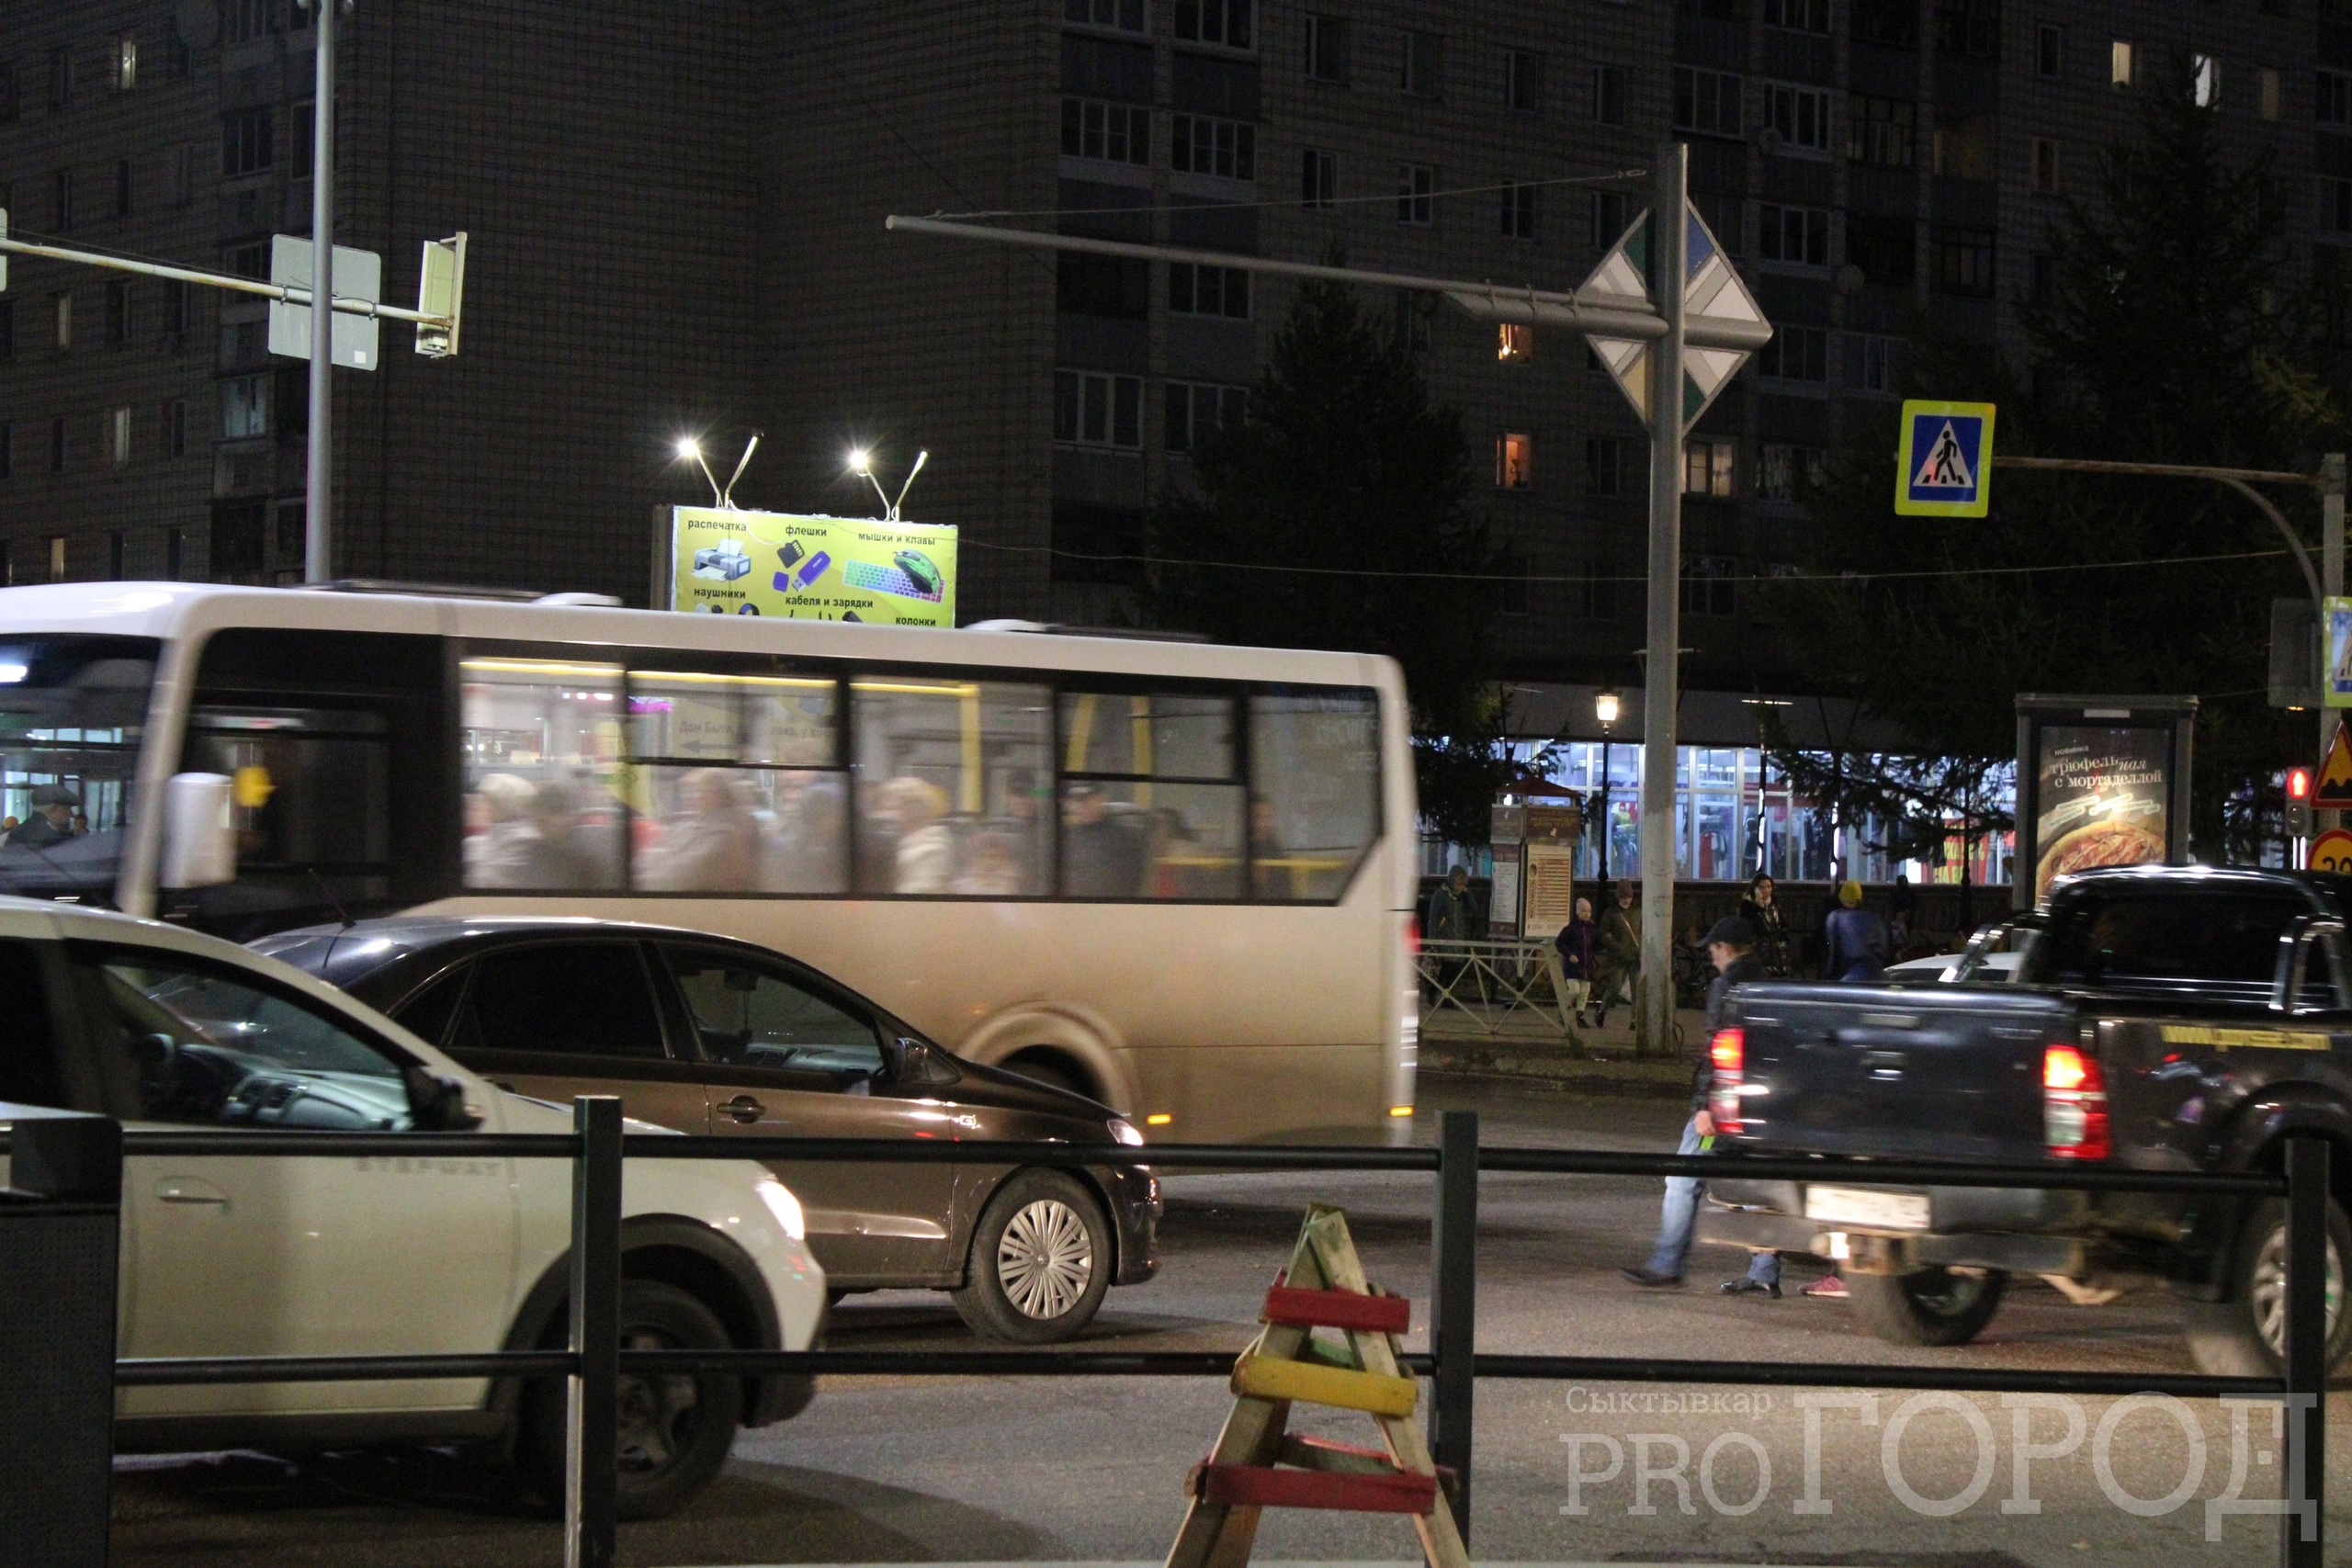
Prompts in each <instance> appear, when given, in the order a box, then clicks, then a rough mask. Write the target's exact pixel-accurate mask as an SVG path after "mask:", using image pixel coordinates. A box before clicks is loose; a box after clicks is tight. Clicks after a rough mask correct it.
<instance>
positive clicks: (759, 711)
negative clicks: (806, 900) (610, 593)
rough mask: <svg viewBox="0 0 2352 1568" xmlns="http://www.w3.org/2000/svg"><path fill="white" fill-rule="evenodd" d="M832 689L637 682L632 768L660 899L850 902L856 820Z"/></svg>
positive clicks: (792, 682)
mask: <svg viewBox="0 0 2352 1568" xmlns="http://www.w3.org/2000/svg"><path fill="white" fill-rule="evenodd" d="M835 690H836V688H835V685H834V682H831V681H829V680H819V679H809V678H786V677H775V676H752V675H710V674H702V673H694V672H682V671H650V670H639V671H631V672H630V674H629V682H628V723H629V760H630V767H631V773H632V779H633V782H634V787H635V788H636V790H637V791H638V792H639V794H640V795H641V796H642V799H641V801H640V802H639V804H640V806H641V807H642V809H643V811H644V813H645V817H646V820H645V821H644V822H642V823H641V824H640V825H639V832H638V833H637V834H636V836H635V837H636V845H635V855H634V862H635V867H636V883H637V886H639V887H640V888H644V889H647V890H649V891H658V892H705V893H750V892H763V893H840V892H843V891H845V890H846V889H847V887H848V865H847V860H848V854H847V849H848V846H847V843H846V826H847V824H846V820H845V818H846V813H845V811H844V809H843V806H844V802H843V795H842V776H841V773H839V772H838V762H837V759H836V756H835V752H836V750H838V743H837V739H836V731H835V727H834V703H835Z"/></svg>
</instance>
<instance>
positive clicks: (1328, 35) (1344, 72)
mask: <svg viewBox="0 0 2352 1568" xmlns="http://www.w3.org/2000/svg"><path fill="white" fill-rule="evenodd" d="M1306 79H1307V80H1308V81H1310V82H1330V83H1334V84H1344V83H1345V82H1346V81H1347V79H1348V24H1347V22H1346V21H1345V19H1343V18H1341V17H1307V18H1306Z"/></svg>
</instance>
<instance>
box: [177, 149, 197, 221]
mask: <svg viewBox="0 0 2352 1568" xmlns="http://www.w3.org/2000/svg"><path fill="white" fill-rule="evenodd" d="M200 157H201V153H200V152H198V148H197V144H196V143H195V142H193V141H183V142H181V143H180V144H179V145H178V146H176V147H175V148H173V149H172V205H173V206H174V207H186V206H187V204H188V203H189V202H191V201H194V200H195V199H196V181H197V172H196V171H197V164H198V161H199V159H200Z"/></svg>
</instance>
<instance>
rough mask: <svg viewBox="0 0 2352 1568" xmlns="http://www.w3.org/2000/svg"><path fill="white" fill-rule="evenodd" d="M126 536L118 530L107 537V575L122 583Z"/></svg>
mask: <svg viewBox="0 0 2352 1568" xmlns="http://www.w3.org/2000/svg"><path fill="white" fill-rule="evenodd" d="M123 544H124V536H123V534H122V532H121V530H119V529H117V530H116V531H115V532H114V533H112V534H110V535H108V536H107V576H108V577H110V578H112V579H114V581H117V582H120V581H122V565H123V560H122V558H123V554H124V551H123Z"/></svg>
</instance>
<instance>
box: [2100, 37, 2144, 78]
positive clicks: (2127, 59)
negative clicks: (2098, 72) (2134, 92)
mask: <svg viewBox="0 0 2352 1568" xmlns="http://www.w3.org/2000/svg"><path fill="white" fill-rule="evenodd" d="M2107 58H2108V66H2107V79H2108V80H2109V82H2112V83H2113V84H2114V85H2117V86H2119V87H2129V86H2131V85H2132V84H2133V83H2135V82H2137V81H2138V80H2139V79H2140V70H2139V52H2138V51H2137V50H2135V49H2134V48H2133V47H2132V43H2131V39H2128V38H2120V39H2116V40H2115V42H2114V44H2113V45H2112V46H2110V47H2109V51H2108V57H2107Z"/></svg>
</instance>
